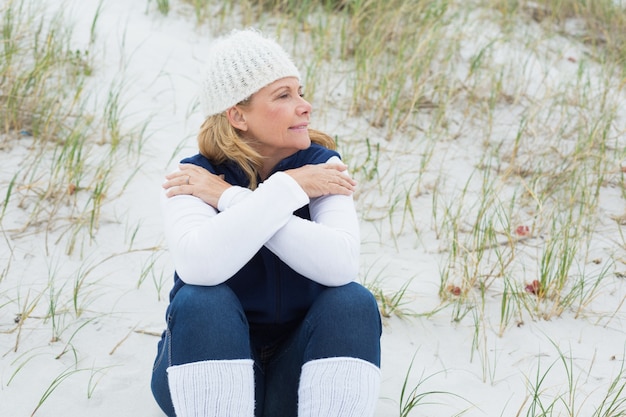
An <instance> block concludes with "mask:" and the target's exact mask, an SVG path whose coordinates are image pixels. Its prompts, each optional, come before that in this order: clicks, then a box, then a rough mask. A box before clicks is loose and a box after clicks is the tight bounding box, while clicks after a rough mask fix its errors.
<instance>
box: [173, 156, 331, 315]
mask: <svg viewBox="0 0 626 417" xmlns="http://www.w3.org/2000/svg"><path fill="white" fill-rule="evenodd" d="M332 156H339V154H338V153H337V152H335V151H331V150H329V149H327V148H324V147H322V146H320V145H317V144H312V145H311V146H310V147H309V148H308V149H305V150H302V151H298V152H297V153H295V154H294V155H292V156H290V157H288V158H285V159H284V160H282V161H281V162H280V163H279V164H278V165H277V166H276V167H275V168H274V171H273V172H272V173H274V172H277V171H285V170H288V169H293V168H299V167H301V166H304V165H308V164H320V163H324V162H326V161H328V160H329V159H330V158H331V157H332ZM181 162H182V163H191V164H195V165H198V166H201V167H203V168H205V169H207V170H209V171H210V172H212V173H213V174H217V175H221V174H223V175H224V179H225V180H226V181H227V182H228V183H229V184H232V185H239V186H242V187H247V186H248V185H249V182H248V179H247V177H246V176H245V174H244V173H243V171H242V170H241V169H240V168H239V166H238V165H236V164H235V163H233V162H230V161H229V162H226V163H224V164H220V165H215V164H213V163H211V162H210V161H209V160H208V159H207V158H205V157H204V156H202V155H200V154H198V155H195V156H193V157H191V158H186V159H184V160H182V161H181ZM294 214H295V215H296V216H299V217H301V218H304V219H307V220H310V219H311V216H310V213H309V206H308V205H306V206H304V207H302V208H300V209H299V210H297V211H296V212H294ZM258 217H259V221H260V222H262V221H263V213H258ZM294 244H297V242H294ZM231 250H233V251H235V250H237V248H236V247H233V248H231ZM215 261H216V262H219V260H217V259H216V260H215ZM320 262H323V260H320ZM226 284H227V285H228V286H229V287H230V288H231V289H232V290H233V291H234V292H235V294H236V295H237V297H238V298H239V300H240V301H241V304H242V306H243V308H244V311H245V312H246V316H247V318H248V321H249V322H250V325H251V327H253V326H254V325H258V326H260V327H264V326H266V325H270V326H273V325H278V326H279V327H282V326H281V325H287V327H293V326H292V325H294V324H295V323H297V322H299V321H301V320H302V319H303V318H304V315H305V314H306V312H307V311H308V309H309V307H310V306H311V304H312V303H313V301H314V300H315V298H316V297H317V296H318V294H319V293H320V292H321V291H322V290H323V289H324V288H325V287H324V286H323V285H321V284H318V283H316V282H314V281H312V280H310V279H308V278H306V277H304V276H302V275H300V274H298V273H297V272H296V271H294V270H293V269H291V268H290V267H289V266H288V265H287V264H285V263H284V262H283V261H281V260H280V259H279V258H278V257H277V256H276V255H274V254H273V253H272V252H271V251H270V250H269V249H267V248H266V247H265V246H263V247H262V248H261V249H260V250H259V251H258V252H257V253H256V254H255V255H254V256H253V257H252V259H250V261H249V262H248V263H247V264H246V265H244V266H243V267H242V268H241V269H240V270H239V271H238V272H237V273H236V274H235V275H233V276H232V277H231V278H230V279H228V280H227V281H226ZM183 285H185V283H184V282H183V281H182V280H181V279H180V278H179V277H178V275H177V274H174V287H173V288H172V290H171V292H170V302H171V301H172V300H173V299H174V297H175V296H176V293H177V292H178V290H179V289H180V288H181V287H182V286H183ZM290 324H291V325H290Z"/></svg>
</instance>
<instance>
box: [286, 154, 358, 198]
mask: <svg viewBox="0 0 626 417" xmlns="http://www.w3.org/2000/svg"><path fill="white" fill-rule="evenodd" d="M347 169H348V167H347V166H345V165H344V164H340V163H327V164H316V165H304V166H302V167H300V168H295V169H290V170H287V171H285V173H286V174H288V175H290V176H291V177H292V178H293V179H294V180H296V182H297V183H298V184H299V185H300V187H301V188H302V189H303V190H304V192H305V193H306V194H307V195H308V196H309V198H316V197H321V196H324V195H328V194H339V195H351V194H352V193H353V192H354V190H355V189H356V181H355V180H353V179H352V178H350V177H349V176H348V174H347V172H346V170H347Z"/></svg>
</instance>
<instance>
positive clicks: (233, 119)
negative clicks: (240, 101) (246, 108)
mask: <svg viewBox="0 0 626 417" xmlns="http://www.w3.org/2000/svg"><path fill="white" fill-rule="evenodd" d="M226 117H227V118H228V122H229V123H230V124H231V126H232V127H234V128H235V129H239V130H241V131H242V132H245V131H246V130H248V124H247V123H246V117H245V115H244V114H243V112H242V111H241V109H240V108H239V107H237V106H233V107H231V108H230V109H228V110H226Z"/></svg>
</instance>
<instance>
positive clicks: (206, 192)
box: [163, 164, 231, 208]
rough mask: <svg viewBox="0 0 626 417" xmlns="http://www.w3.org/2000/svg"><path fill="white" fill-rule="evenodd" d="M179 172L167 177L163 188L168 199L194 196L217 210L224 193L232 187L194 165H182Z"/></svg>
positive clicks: (221, 178) (219, 177) (220, 178)
mask: <svg viewBox="0 0 626 417" xmlns="http://www.w3.org/2000/svg"><path fill="white" fill-rule="evenodd" d="M178 168H179V169H178V171H175V172H172V173H171V174H169V175H167V176H166V177H165V180H166V181H165V182H164V183H163V188H165V189H166V190H167V196H168V197H174V196H175V195H185V194H186V195H193V196H195V197H198V198H200V199H201V200H202V201H204V202H205V203H207V204H209V205H210V206H213V207H214V208H217V203H218V201H219V199H220V197H221V196H222V193H223V192H224V191H226V189H228V188H230V187H231V185H230V184H229V183H227V182H226V181H224V178H223V177H222V176H219V175H215V174H212V173H210V172H209V171H207V170H206V169H204V168H201V167H199V166H196V165H193V164H180V165H179V167H178Z"/></svg>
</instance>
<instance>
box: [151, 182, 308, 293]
mask: <svg viewBox="0 0 626 417" xmlns="http://www.w3.org/2000/svg"><path fill="white" fill-rule="evenodd" d="M222 200H223V201H222ZM307 203H309V199H308V196H307V195H306V193H305V192H304V191H303V190H302V189H301V188H300V186H299V185H298V184H297V182H296V181H295V180H293V178H291V177H290V176H289V175H287V174H285V173H282V172H278V173H276V174H274V175H272V176H271V177H270V178H268V179H267V180H266V181H264V182H263V183H262V184H261V185H260V186H259V187H258V188H257V189H256V190H255V191H250V190H248V189H245V188H242V187H231V188H229V189H228V190H227V191H226V192H224V194H223V195H222V198H220V202H219V204H218V208H219V209H220V210H221V212H220V213H219V215H218V211H217V210H216V209H214V208H213V207H211V206H210V205H208V204H206V203H204V202H203V201H202V200H201V199H199V198H197V197H193V196H189V195H181V196H175V197H170V198H168V197H167V196H166V195H165V192H163V194H162V197H161V206H162V212H163V219H164V223H165V225H164V233H165V238H166V242H167V245H168V247H169V250H170V253H171V255H172V259H173V263H174V267H175V268H176V272H177V273H178V276H179V277H180V278H181V279H182V280H183V281H184V282H185V283H187V284H195V285H217V284H220V283H222V282H224V281H226V280H227V279H229V278H230V277H231V276H233V275H234V274H235V273H236V272H237V271H239V270H240V269H241V268H242V267H243V266H244V265H245V264H246V263H247V262H248V261H249V260H250V259H251V258H252V257H253V256H254V254H255V253H256V252H258V250H259V249H260V248H261V247H262V246H263V245H264V244H265V243H266V242H267V241H268V240H269V239H270V238H271V237H272V236H273V235H274V234H275V233H276V232H277V231H278V230H280V229H281V228H282V227H284V226H285V225H286V224H287V223H288V222H289V221H290V220H291V218H292V216H293V214H292V213H293V212H294V211H295V210H297V209H299V208H300V207H303V206H305V205H306V204H307ZM222 210H223V211H222Z"/></svg>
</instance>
